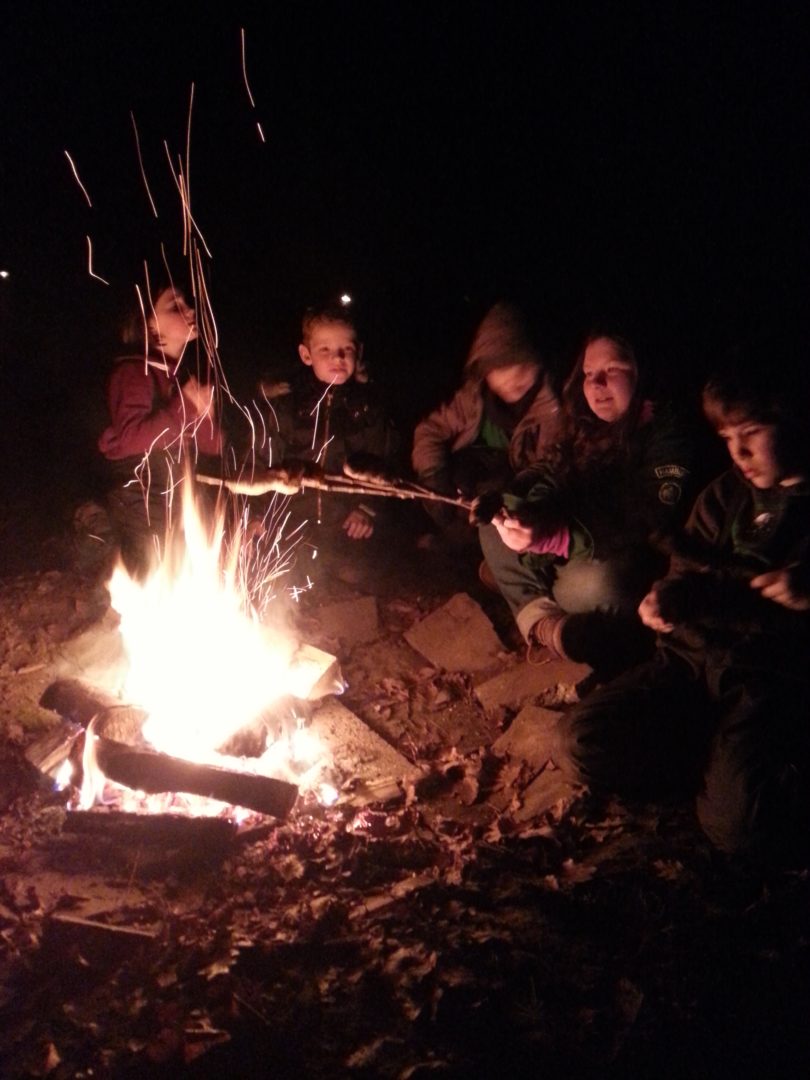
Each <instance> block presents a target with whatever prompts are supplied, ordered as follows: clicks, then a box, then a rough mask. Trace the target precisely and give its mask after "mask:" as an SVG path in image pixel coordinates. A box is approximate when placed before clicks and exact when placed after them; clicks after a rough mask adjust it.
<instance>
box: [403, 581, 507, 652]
mask: <svg viewBox="0 0 810 1080" xmlns="http://www.w3.org/2000/svg"><path fill="white" fill-rule="evenodd" d="M405 640H406V641H407V642H408V644H409V645H410V646H412V648H414V649H416V651H417V652H418V653H421V654H422V656H424V657H425V659H426V660H429V661H430V663H431V664H433V666H434V667H437V668H443V669H444V670H445V671H485V670H486V669H488V668H490V669H491V668H493V667H495V666H496V665H497V664H499V663H500V662H501V661H502V657H503V645H502V644H501V641H500V639H499V638H498V635H497V634H496V633H495V630H494V628H493V626H492V623H491V622H490V621H489V619H488V618H487V617H486V615H485V614H484V612H483V611H482V610H481V608H480V607H479V606H478V604H476V602H475V601H474V600H473V599H472V598H471V597H469V596H468V595H467V594H466V593H456V594H455V596H452V597H451V598H450V599H449V600H448V601H447V603H446V604H444V605H443V606H442V607H440V608H438V609H437V610H436V611H433V612H431V613H430V615H427V616H426V617H425V618H424V619H422V620H421V622H418V623H417V624H416V625H415V626H412V627H411V628H410V630H408V631H407V632H406V634H405Z"/></svg>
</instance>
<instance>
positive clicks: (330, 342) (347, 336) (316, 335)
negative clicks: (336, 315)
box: [298, 322, 361, 386]
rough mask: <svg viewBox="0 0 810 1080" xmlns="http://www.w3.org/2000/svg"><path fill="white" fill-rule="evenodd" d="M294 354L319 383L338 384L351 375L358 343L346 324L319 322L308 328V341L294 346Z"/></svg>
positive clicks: (359, 352)
mask: <svg viewBox="0 0 810 1080" xmlns="http://www.w3.org/2000/svg"><path fill="white" fill-rule="evenodd" d="M298 355H299V356H300V357H301V359H302V360H303V361H304V363H305V364H307V365H308V366H309V367H311V368H312V373H313V374H314V376H315V378H316V379H318V380H319V381H320V382H323V383H331V384H332V385H334V386H342V385H343V383H345V382H348V380H349V379H350V378H351V377H352V375H354V370H355V368H356V367H357V361H358V359H359V358H360V355H361V346H360V345H358V343H357V336H356V334H355V332H354V329H353V328H352V327H351V326H349V325H347V323H341V322H319V323H315V325H314V326H313V327H312V329H311V330H310V334H309V342H308V343H307V344H306V345H299V346H298Z"/></svg>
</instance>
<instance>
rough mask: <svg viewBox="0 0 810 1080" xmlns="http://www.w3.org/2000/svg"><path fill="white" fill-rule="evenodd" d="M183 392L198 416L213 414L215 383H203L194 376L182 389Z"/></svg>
mask: <svg viewBox="0 0 810 1080" xmlns="http://www.w3.org/2000/svg"><path fill="white" fill-rule="evenodd" d="M181 392H182V394H183V397H184V398H185V400H186V402H187V403H188V404H189V405H190V406H191V408H192V409H193V410H194V412H195V413H196V414H197V416H207V415H208V414H209V413H213V410H214V386H213V383H209V384H204V383H201V382H200V380H199V379H198V378H196V376H194V375H192V376H191V378H189V379H188V380H187V381H186V382H185V383H184V384H183V386H182V387H181Z"/></svg>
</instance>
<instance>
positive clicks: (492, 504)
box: [470, 491, 503, 525]
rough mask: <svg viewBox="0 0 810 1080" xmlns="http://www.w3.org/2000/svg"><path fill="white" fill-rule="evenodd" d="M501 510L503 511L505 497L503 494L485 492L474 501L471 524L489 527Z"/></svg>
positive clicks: (471, 510) (471, 509)
mask: <svg viewBox="0 0 810 1080" xmlns="http://www.w3.org/2000/svg"><path fill="white" fill-rule="evenodd" d="M499 510H503V495H502V494H501V492H500V491H484V492H482V493H481V494H480V495H478V496H476V498H474V499H473V501H472V506H471V507H470V524H471V525H489V524H490V522H491V521H492V519H493V518H494V517H495V515H496V514H497V513H498V511H499Z"/></svg>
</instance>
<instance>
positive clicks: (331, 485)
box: [196, 469, 472, 510]
mask: <svg viewBox="0 0 810 1080" xmlns="http://www.w3.org/2000/svg"><path fill="white" fill-rule="evenodd" d="M196 479H197V480H199V481H200V483H201V484H211V485H213V486H214V487H221V488H226V489H227V490H228V491H232V492H233V493H234V494H235V495H268V494H270V492H276V493H277V494H281V495H297V494H298V492H299V491H300V490H301V489H302V488H314V489H315V490H316V491H331V492H336V493H338V494H344V495H376V496H378V497H380V496H382V497H384V498H388V499H424V500H425V501H426V502H442V503H447V504H449V505H450V506H458V507H459V508H460V509H462V510H469V509H470V507H471V506H472V503H471V502H470V500H469V499H462V498H458V497H454V496H452V495H441V494H440V493H439V492H438V491H431V490H430V489H429V488H423V487H420V486H419V485H418V484H405V483H404V482H403V481H397V482H396V483H393V484H372V483H363V482H362V481H359V480H351V479H349V478H348V477H346V476H318V477H315V476H302V477H301V478H300V479H298V480H292V479H290V478H289V476H288V475H287V474H286V472H284V471H280V470H277V469H268V470H267V472H266V473H265V474H264V476H262V477H256V478H255V479H253V480H230V479H225V478H224V477H220V476H206V475H204V474H201V473H198V474H197V477H196Z"/></svg>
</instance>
